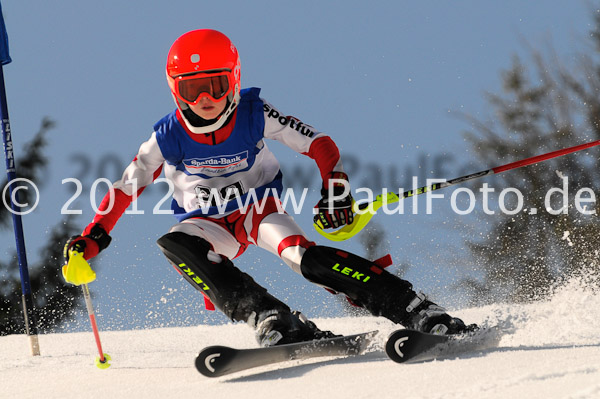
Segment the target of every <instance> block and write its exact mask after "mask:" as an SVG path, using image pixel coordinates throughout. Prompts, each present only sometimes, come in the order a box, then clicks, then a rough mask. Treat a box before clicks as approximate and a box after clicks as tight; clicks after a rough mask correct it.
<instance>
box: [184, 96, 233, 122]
mask: <svg viewBox="0 0 600 399" xmlns="http://www.w3.org/2000/svg"><path fill="white" fill-rule="evenodd" d="M226 105H227V101H219V102H218V103H216V102H214V101H212V100H211V99H210V98H208V97H206V96H204V97H202V98H200V101H198V104H195V105H194V104H190V105H189V106H190V109H191V110H192V111H193V112H194V113H195V114H196V115H198V116H199V117H200V118H202V119H207V120H210V119H215V118H216V117H218V116H219V115H221V112H223V110H225V106H226Z"/></svg>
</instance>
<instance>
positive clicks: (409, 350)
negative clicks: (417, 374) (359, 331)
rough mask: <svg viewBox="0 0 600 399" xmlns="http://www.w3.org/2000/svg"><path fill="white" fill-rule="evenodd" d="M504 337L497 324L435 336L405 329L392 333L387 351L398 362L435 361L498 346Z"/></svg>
mask: <svg viewBox="0 0 600 399" xmlns="http://www.w3.org/2000/svg"><path fill="white" fill-rule="evenodd" d="M501 338H502V332H501V330H500V329H499V328H498V327H489V328H483V329H480V330H477V331H474V332H472V333H467V334H457V335H434V334H428V333H424V332H420V331H415V330H408V329H403V330H396V331H394V332H392V333H391V334H390V336H389V337H388V340H387V342H386V345H385V352H386V354H387V355H388V357H389V358H390V359H392V360H393V361H395V362H397V363H404V362H408V361H411V360H414V361H417V360H418V361H424V360H433V359H437V358H442V357H448V356H453V355H457V354H461V353H468V352H476V351H480V350H484V349H490V348H494V347H496V346H498V344H499V343H500V339H501Z"/></svg>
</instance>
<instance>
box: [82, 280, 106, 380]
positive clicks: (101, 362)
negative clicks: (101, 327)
mask: <svg viewBox="0 0 600 399" xmlns="http://www.w3.org/2000/svg"><path fill="white" fill-rule="evenodd" d="M81 288H82V289H83V297H84V298H85V307H86V308H87V312H88V316H90V323H91V325H92V331H93V332H94V338H95V339H96V346H97V347H98V353H100V356H98V357H97V358H96V367H98V368H99V369H107V368H109V367H110V363H108V361H109V360H110V356H108V355H107V354H106V353H104V352H103V351H102V343H101V342H100V333H99V332H98V324H97V323H96V315H95V314H94V306H93V305H92V297H91V295H90V289H89V288H88V285H87V284H83V285H82V286H81Z"/></svg>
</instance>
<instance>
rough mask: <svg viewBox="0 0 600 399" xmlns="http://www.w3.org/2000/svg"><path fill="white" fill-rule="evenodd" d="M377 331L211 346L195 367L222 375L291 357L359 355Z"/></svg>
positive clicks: (207, 374)
mask: <svg viewBox="0 0 600 399" xmlns="http://www.w3.org/2000/svg"><path fill="white" fill-rule="evenodd" d="M377 332H378V331H370V332H366V333H362V334H355V335H345V336H341V337H335V338H327V339H320V340H315V341H307V342H298V343H293V344H286V345H279V346H277V345H276V346H270V347H266V348H252V349H234V348H231V347H227V346H209V347H206V348H204V349H203V350H202V351H201V352H200V354H198V357H196V369H198V371H199V372H200V373H201V374H203V375H205V376H207V377H220V376H223V375H227V374H231V373H236V372H238V371H243V370H248V369H251V368H255V367H260V366H266V365H269V364H275V363H280V362H285V361H289V360H304V359H312V358H316V357H326V356H353V355H359V354H361V353H362V352H363V351H364V350H365V349H366V348H367V346H368V345H369V343H370V342H371V340H372V339H373V337H375V335H376V334H377Z"/></svg>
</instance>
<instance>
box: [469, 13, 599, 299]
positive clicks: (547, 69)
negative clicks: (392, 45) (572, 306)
mask: <svg viewBox="0 0 600 399" xmlns="http://www.w3.org/2000/svg"><path fill="white" fill-rule="evenodd" d="M595 23H596V26H595V30H594V31H593V32H592V35H591V38H592V40H593V42H594V44H595V50H596V51H595V52H590V53H587V54H582V55H579V56H578V57H577V58H576V59H577V62H576V64H575V65H574V66H572V67H566V66H565V65H563V63H562V62H561V60H560V59H559V57H558V56H557V55H551V56H548V55H544V54H542V52H540V51H537V50H534V49H532V48H530V49H529V52H530V56H531V60H532V61H533V62H532V64H531V66H530V67H527V66H525V64H524V62H523V60H522V59H521V58H520V57H517V56H515V57H514V60H513V63H512V67H511V68H510V69H509V70H507V71H505V72H503V74H502V82H503V89H504V93H503V94H490V95H489V96H488V101H489V105H490V106H491V109H492V110H493V111H494V114H495V115H496V118H495V121H491V122H490V121H481V120H477V119H475V118H469V121H470V122H471V124H472V126H473V128H474V132H470V133H468V134H467V135H466V137H467V139H468V141H469V142H470V143H471V145H472V148H473V149H474V150H475V153H476V154H477V156H478V157H479V158H480V159H481V160H482V161H483V162H484V164H485V165H491V164H500V163H508V162H512V161H517V160H520V159H524V158H528V157H531V156H534V155H538V154H542V153H546V152H550V151H554V150H558V149H562V148H566V147H571V146H574V145H577V144H581V143H585V142H590V141H594V140H598V139H600V123H599V122H600V119H599V118H600V95H599V93H600V57H599V54H600V15H599V14H598V13H596V15H595ZM599 170H600V151H599V150H598V148H597V147H593V148H592V149H589V150H586V151H581V152H577V153H574V154H571V155H567V156H563V157H559V158H555V159H552V160H549V161H545V162H542V163H540V164H536V165H532V166H528V167H523V168H519V169H516V170H512V171H510V172H507V173H505V174H502V175H500V176H498V177H497V178H495V180H494V184H493V185H494V186H495V187H514V188H517V189H518V190H519V191H520V192H521V193H522V194H523V198H524V211H523V212H520V213H518V214H516V215H506V214H502V213H499V212H496V214H495V215H493V216H490V218H489V223H490V224H491V226H492V227H491V229H490V230H489V231H488V234H487V235H486V236H485V238H484V239H482V240H480V241H476V242H470V243H469V247H470V249H471V251H472V253H473V254H474V255H475V257H476V259H477V260H478V261H479V262H478V263H479V264H480V266H481V268H482V271H483V273H484V278H483V280H482V281H481V280H475V279H470V280H467V281H465V284H466V286H467V287H469V288H470V289H471V290H472V293H473V298H474V302H475V303H489V302H493V301H498V300H500V301H514V302H527V301H531V300H535V299H539V298H544V297H545V296H547V295H548V294H549V293H551V292H552V288H553V287H554V286H556V284H558V283H560V282H561V281H564V280H566V279H568V278H569V277H572V276H585V277H587V278H591V279H597V278H598V277H597V276H598V274H599V272H600V266H599V262H598V248H600V224H599V223H598V220H597V215H596V214H595V215H585V214H583V213H582V212H581V211H580V210H578V209H577V208H576V206H575V196H576V194H577V192H578V191H579V190H581V189H582V188H589V189H591V190H593V192H594V193H598V192H599V190H598V188H600V175H599V173H598V171H599ZM565 178H568V184H567V185H566V186H567V187H568V203H567V206H568V208H567V209H566V213H560V214H558V215H552V214H550V213H549V212H548V211H547V210H546V206H545V200H546V195H547V193H548V192H549V190H550V189H551V188H553V187H555V188H560V189H561V190H562V188H563V184H564V183H565V181H566V180H564V179H565ZM496 179H497V180H496ZM496 191H500V189H498V190H496ZM593 197H595V195H594V194H593V193H590V192H586V193H583V192H582V198H593ZM549 198H550V199H551V201H550V205H551V206H552V209H553V210H559V209H561V207H562V206H563V205H565V204H563V198H562V195H561V194H560V193H554V194H553V195H552V196H550V197H549ZM588 208H589V209H586V211H596V212H598V209H599V208H598V206H597V205H596V204H594V203H591V204H588ZM533 209H535V211H532V210H533Z"/></svg>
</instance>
